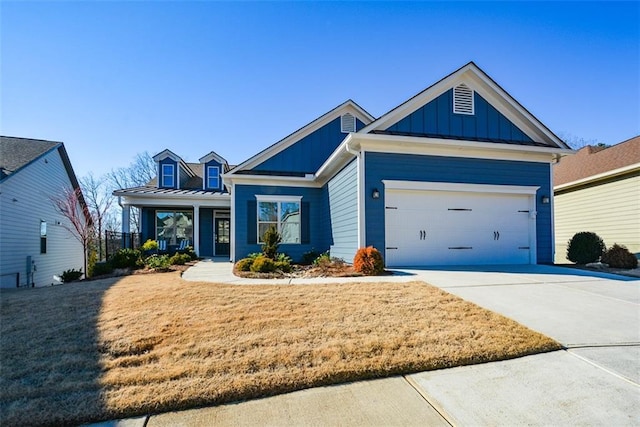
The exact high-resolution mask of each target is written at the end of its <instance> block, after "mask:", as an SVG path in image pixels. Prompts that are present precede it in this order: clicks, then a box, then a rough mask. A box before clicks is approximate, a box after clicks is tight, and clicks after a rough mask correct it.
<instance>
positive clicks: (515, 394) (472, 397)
mask: <svg viewBox="0 0 640 427" xmlns="http://www.w3.org/2000/svg"><path fill="white" fill-rule="evenodd" d="M228 264H229V263H226V265H225V264H218V263H213V262H211V263H202V265H200V267H199V268H198V269H194V271H193V272H191V273H190V274H185V276H183V277H184V278H186V279H187V280H210V281H215V282H227V283H237V284H249V283H255V282H258V281H247V280H242V281H239V280H238V278H235V277H234V276H233V275H232V274H231V268H230V267H229V265H228ZM396 273H397V274H395V275H393V276H385V277H384V278H382V280H384V281H414V280H422V281H425V282H427V283H430V284H432V285H434V286H438V287H440V288H442V289H444V290H446V291H448V292H450V293H453V294H455V295H458V296H460V297H462V298H464V299H466V300H468V301H472V302H475V303H476V304H478V305H481V306H483V307H485V308H488V309H490V310H492V311H495V312H498V313H501V314H503V315H505V316H507V317H510V318H512V319H514V320H516V321H518V322H520V323H522V324H524V325H526V326H528V327H529V328H531V329H534V330H537V331H539V332H542V333H544V334H546V335H548V336H550V337H553V338H555V339H556V340H558V341H559V342H561V343H562V344H564V346H565V347H566V350H562V351H556V352H551V353H546V354H538V355H532V356H527V357H522V358H519V359H513V360H507V361H502V362H493V363H486V364H481V365H474V366H463V367H459V368H452V369H442V370H438V371H430V372H422V373H418V374H414V375H405V376H400V377H392V378H385V379H379V380H373V381H360V382H356V383H350V384H343V385H337V386H331V387H318V388H314V389H309V390H302V391H299V392H294V393H288V394H284V395H280V396H274V397H269V398H265V399H258V400H253V401H249V402H241V403H237V404H231V405H221V406H217V407H210V408H202V409H194V410H190V411H182V412H173V413H166V414H159V415H152V416H150V417H143V418H139V419H133V420H124V421H121V422H111V423H103V424H101V425H108V426H113V425H127V426H134V425H135V426H149V427H153V426H177V425H184V426H208V425H221V426H239V425H244V426H252V425H280V426H288V425H344V426H346V425H349V426H353V425H362V426H370V425H385V426H387V425H399V426H400V425H402V426H407V425H416V426H418V425H420V426H423V425H444V426H446V425H461V426H466V425H500V426H502V425H504V426H511V425H545V426H546V425H615V426H618V425H633V426H637V425H640V280H638V279H632V278H625V277H622V276H613V275H607V274H599V273H590V272H585V271H580V270H574V269H569V268H560V267H551V266H507V267H505V266H500V267H483V268H477V267H466V268H465V267H459V268H451V267H447V268H442V269H438V268H432V269H420V270H416V269H411V270H409V269H406V270H405V269H403V270H398V271H397V272H396ZM225 279H228V280H225ZM314 280H316V279H311V281H305V280H303V279H300V280H299V279H296V281H295V284H312V283H316V282H314ZM348 280H357V281H362V279H361V278H356V279H342V280H339V282H344V281H348ZM374 280H375V279H374ZM322 281H323V282H327V280H326V279H323V280H322ZM288 283H292V282H291V281H289V282H288Z"/></svg>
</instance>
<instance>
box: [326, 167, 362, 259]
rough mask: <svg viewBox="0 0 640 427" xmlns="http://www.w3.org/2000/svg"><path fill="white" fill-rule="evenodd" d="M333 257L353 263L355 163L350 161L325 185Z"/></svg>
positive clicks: (356, 247) (355, 240) (356, 240)
mask: <svg viewBox="0 0 640 427" xmlns="http://www.w3.org/2000/svg"><path fill="white" fill-rule="evenodd" d="M327 193H328V197H329V220H330V224H329V228H330V230H331V247H330V253H331V256H332V257H336V258H342V259H344V260H345V261H346V262H349V263H350V262H352V261H353V257H354V256H355V254H356V252H357V250H358V162H357V160H355V159H354V160H353V161H352V162H351V163H349V164H348V165H347V166H346V167H345V168H344V169H342V170H341V171H340V172H339V173H338V174H337V175H336V176H335V177H333V178H332V179H331V180H330V181H329V182H328V183H327Z"/></svg>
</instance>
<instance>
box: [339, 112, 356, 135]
mask: <svg viewBox="0 0 640 427" xmlns="http://www.w3.org/2000/svg"><path fill="white" fill-rule="evenodd" d="M340 130H341V132H342V133H349V132H355V131H356V118H355V117H354V116H353V114H349V113H346V114H343V115H342V117H340Z"/></svg>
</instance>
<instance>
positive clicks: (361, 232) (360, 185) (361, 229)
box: [344, 133, 366, 255]
mask: <svg viewBox="0 0 640 427" xmlns="http://www.w3.org/2000/svg"><path fill="white" fill-rule="evenodd" d="M353 139H354V134H353V133H350V134H349V136H348V137H347V141H346V143H345V144H344V148H345V150H346V152H347V153H349V154H353V155H354V156H356V159H357V160H356V161H357V162H358V163H357V168H356V170H357V172H356V175H357V182H356V187H357V190H356V191H357V193H358V201H357V206H358V248H363V247H365V246H366V232H365V230H366V226H365V221H366V215H365V198H364V193H365V182H364V156H363V155H362V154H363V153H362V152H361V151H360V150H357V151H356V150H354V149H353V148H352V147H351V143H352V142H353ZM354 255H355V254H354Z"/></svg>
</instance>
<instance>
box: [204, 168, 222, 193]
mask: <svg viewBox="0 0 640 427" xmlns="http://www.w3.org/2000/svg"><path fill="white" fill-rule="evenodd" d="M207 188H220V168H219V167H218V166H207Z"/></svg>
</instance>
